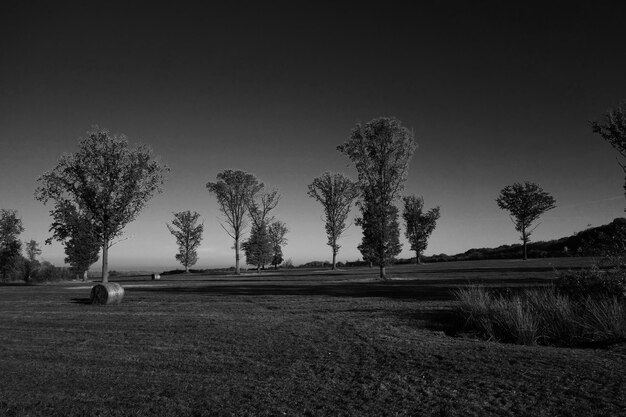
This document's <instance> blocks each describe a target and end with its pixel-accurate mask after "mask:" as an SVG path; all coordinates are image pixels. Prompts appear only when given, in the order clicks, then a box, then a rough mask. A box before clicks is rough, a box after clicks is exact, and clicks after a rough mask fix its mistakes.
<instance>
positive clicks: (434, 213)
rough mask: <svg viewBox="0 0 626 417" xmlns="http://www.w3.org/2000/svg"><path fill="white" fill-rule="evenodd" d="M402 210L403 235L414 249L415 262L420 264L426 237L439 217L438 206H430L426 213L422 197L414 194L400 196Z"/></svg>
mask: <svg viewBox="0 0 626 417" xmlns="http://www.w3.org/2000/svg"><path fill="white" fill-rule="evenodd" d="M402 201H403V202H404V210H403V212H402V217H404V222H405V226H406V233H405V236H406V238H407V239H408V240H409V243H410V244H411V250H412V251H415V263H416V264H420V263H421V260H420V257H421V256H422V253H423V252H424V251H425V250H426V247H427V246H428V238H429V237H430V235H431V234H432V232H433V231H434V230H435V226H436V225H437V220H438V219H439V215H440V212H439V207H435V208H432V209H430V210H428V211H427V212H426V213H424V212H423V209H424V199H423V198H422V197H416V196H413V195H411V196H406V197H403V198H402Z"/></svg>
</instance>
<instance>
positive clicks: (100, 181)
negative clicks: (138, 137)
mask: <svg viewBox="0 0 626 417" xmlns="http://www.w3.org/2000/svg"><path fill="white" fill-rule="evenodd" d="M167 171H169V169H168V168H167V166H164V165H161V164H160V163H159V162H158V161H157V160H155V159H154V158H153V156H152V151H151V149H150V148H148V147H147V146H145V145H140V146H138V147H137V148H131V147H130V145H129V143H128V139H127V138H126V136H124V135H117V134H111V133H109V131H107V130H105V129H100V128H98V127H95V128H94V129H93V130H92V131H89V132H88V133H87V137H85V138H82V139H80V141H79V144H78V151H77V152H75V153H73V154H66V155H63V156H62V157H61V159H60V160H59V162H58V164H57V166H56V167H55V168H54V169H53V170H52V171H49V172H46V173H44V174H43V175H42V176H41V177H39V179H38V182H39V187H37V190H36V191H35V196H36V198H37V199H38V200H40V201H42V202H43V203H44V204H46V203H47V202H48V201H49V200H53V201H54V202H56V203H59V204H66V203H70V204H74V205H75V206H76V209H77V210H78V211H81V212H84V213H85V214H86V215H87V218H88V220H89V222H90V223H91V225H92V227H93V229H92V230H93V232H94V233H95V234H96V235H97V236H98V240H99V241H100V246H101V247H102V282H103V283H106V282H108V280H109V265H108V261H109V256H108V253H109V252H108V251H109V248H110V247H111V245H112V244H113V243H114V239H115V238H117V237H119V236H120V235H121V234H122V231H123V229H124V227H125V226H126V225H127V224H128V223H130V222H131V221H133V220H134V219H135V218H136V217H137V216H138V215H139V213H140V212H141V210H142V209H143V208H144V207H145V205H146V203H147V202H148V201H149V200H150V199H151V198H152V197H153V196H154V195H155V194H157V193H161V192H162V186H163V184H164V182H165V173H166V172H167Z"/></svg>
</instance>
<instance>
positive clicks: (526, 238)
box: [522, 229, 528, 260]
mask: <svg viewBox="0 0 626 417" xmlns="http://www.w3.org/2000/svg"><path fill="white" fill-rule="evenodd" d="M527 240H528V237H527V236H526V229H524V230H522V243H523V245H524V260H527V259H528V253H527V252H526V241H527Z"/></svg>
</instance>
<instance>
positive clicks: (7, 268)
mask: <svg viewBox="0 0 626 417" xmlns="http://www.w3.org/2000/svg"><path fill="white" fill-rule="evenodd" d="M23 231H24V226H22V219H20V218H19V217H17V210H5V209H1V210H0V274H2V279H3V280H6V278H7V276H8V275H9V274H10V273H13V272H14V271H15V270H16V269H17V268H18V267H19V265H20V261H21V259H22V254H21V252H22V242H21V241H20V239H19V236H20V234H21V233H22V232H23Z"/></svg>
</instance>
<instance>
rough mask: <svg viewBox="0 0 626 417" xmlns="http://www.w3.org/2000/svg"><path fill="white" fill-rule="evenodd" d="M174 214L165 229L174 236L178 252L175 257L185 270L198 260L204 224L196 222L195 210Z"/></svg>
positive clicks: (198, 215)
mask: <svg viewBox="0 0 626 417" xmlns="http://www.w3.org/2000/svg"><path fill="white" fill-rule="evenodd" d="M173 214H174V220H172V224H171V225H170V224H167V229H168V230H169V231H170V233H171V234H172V235H174V237H175V238H176V244H177V245H178V253H177V254H176V256H175V258H176V260H177V261H178V262H180V263H181V264H182V265H183V266H184V267H185V272H189V268H190V267H192V266H193V265H195V264H196V262H198V247H199V246H200V243H201V242H202V233H203V232H204V225H203V224H198V219H199V218H200V214H199V213H197V212H195V211H194V212H191V211H189V210H187V211H181V212H178V213H173Z"/></svg>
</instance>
